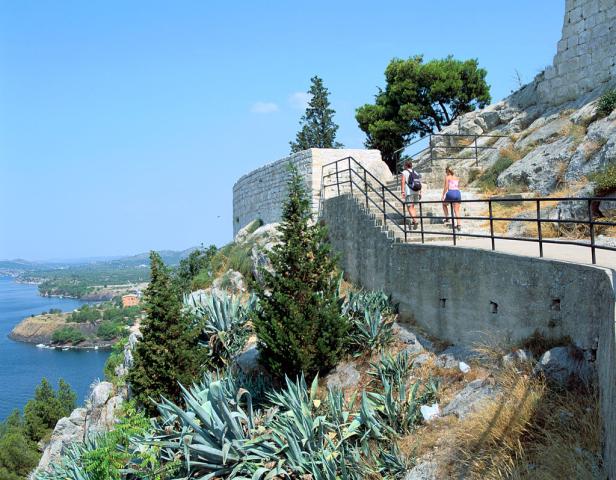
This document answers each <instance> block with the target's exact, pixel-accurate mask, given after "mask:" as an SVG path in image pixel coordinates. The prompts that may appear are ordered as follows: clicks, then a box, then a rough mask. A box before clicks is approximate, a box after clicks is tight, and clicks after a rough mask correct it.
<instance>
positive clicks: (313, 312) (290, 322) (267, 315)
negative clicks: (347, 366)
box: [254, 168, 349, 378]
mask: <svg viewBox="0 0 616 480" xmlns="http://www.w3.org/2000/svg"><path fill="white" fill-rule="evenodd" d="M326 236H327V231H326V228H325V227H324V226H323V225H320V224H313V223H312V219H311V209H310V201H309V198H308V194H307V192H306V189H305V187H304V184H303V180H302V178H301V177H300V175H299V173H298V172H297V170H296V169H295V168H292V169H291V179H290V181H289V196H288V199H287V201H286V202H285V204H284V208H283V216H282V222H281V225H280V237H281V238H280V240H281V243H280V244H279V245H277V246H275V247H274V248H273V250H272V252H271V253H270V260H271V262H272V267H273V272H272V273H270V272H268V271H267V270H262V273H263V279H264V281H263V283H262V284H261V285H258V286H257V296H258V298H259V305H260V308H259V309H257V311H256V314H255V318H254V326H255V330H256V332H257V337H258V338H259V350H260V353H261V357H260V358H261V359H262V362H263V363H264V364H265V366H266V367H267V368H268V370H269V371H270V372H272V373H273V374H275V375H279V376H282V375H284V374H286V375H288V376H290V377H291V378H295V376H296V375H298V374H300V373H301V372H304V373H306V374H307V375H310V376H312V375H314V374H316V373H317V372H318V371H319V370H321V371H327V370H329V369H330V368H331V367H333V366H334V365H335V364H336V362H337V361H338V360H339V358H340V356H341V354H342V351H343V344H344V338H345V335H346V333H347V331H348V328H349V326H348V322H347V320H346V318H345V317H343V316H342V315H341V309H340V304H339V302H338V295H337V282H336V280H335V279H334V278H333V275H334V270H335V260H334V258H333V257H332V255H331V252H330V247H329V244H328V243H327V241H326Z"/></svg>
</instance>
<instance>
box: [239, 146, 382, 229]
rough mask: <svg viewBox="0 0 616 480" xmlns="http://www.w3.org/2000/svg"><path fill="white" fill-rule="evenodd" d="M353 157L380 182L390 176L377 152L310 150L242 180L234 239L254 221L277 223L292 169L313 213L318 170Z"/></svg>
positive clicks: (318, 180)
mask: <svg viewBox="0 0 616 480" xmlns="http://www.w3.org/2000/svg"><path fill="white" fill-rule="evenodd" d="M349 156H350V157H353V158H354V159H355V160H357V161H358V162H359V163H360V164H361V165H363V166H365V167H366V168H367V169H368V170H369V171H370V172H372V173H373V174H374V175H376V176H377V177H378V178H379V179H381V180H382V181H384V182H385V181H389V180H390V179H391V178H393V177H392V176H391V173H390V172H389V169H388V168H387V166H386V164H385V163H384V162H383V161H382V159H381V153H380V152H379V151H378V150H362V149H334V148H311V149H309V150H304V151H301V152H298V153H295V154H293V155H290V156H288V157H285V158H282V159H280V160H277V161H275V162H273V163H270V164H268V165H265V166H263V167H261V168H258V169H257V170H253V171H252V172H250V173H248V174H246V175H244V176H243V177H241V178H240V179H239V180H238V181H237V182H236V183H235V185H234V186H233V235H234V236H235V234H237V232H238V231H239V230H240V229H241V228H242V227H244V226H246V225H248V224H249V223H250V222H252V221H253V220H257V219H259V220H261V221H263V223H265V224H267V223H274V222H278V221H279V220H280V217H281V215H282V204H283V202H284V200H285V199H286V197H287V182H288V180H289V172H288V170H287V165H288V164H289V163H291V164H293V165H295V167H296V168H297V169H298V171H299V173H300V174H301V175H302V177H303V178H304V180H305V182H306V188H307V190H308V192H310V195H311V197H312V208H313V211H314V212H316V211H317V209H318V206H319V199H320V192H321V168H322V167H323V165H326V164H328V163H331V162H333V161H335V160H339V159H341V158H345V157H349Z"/></svg>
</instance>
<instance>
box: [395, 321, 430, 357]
mask: <svg viewBox="0 0 616 480" xmlns="http://www.w3.org/2000/svg"><path fill="white" fill-rule="evenodd" d="M393 332H394V336H395V337H396V339H398V340H399V341H400V342H402V343H404V344H405V345H406V347H405V348H404V351H405V352H408V353H410V354H419V353H422V352H424V351H425V350H430V351H431V350H434V344H433V343H432V342H431V341H430V340H428V339H427V338H425V337H423V336H421V335H418V334H416V333H413V332H412V331H411V330H410V329H409V327H408V326H407V325H404V324H400V323H397V322H396V323H394V325H393Z"/></svg>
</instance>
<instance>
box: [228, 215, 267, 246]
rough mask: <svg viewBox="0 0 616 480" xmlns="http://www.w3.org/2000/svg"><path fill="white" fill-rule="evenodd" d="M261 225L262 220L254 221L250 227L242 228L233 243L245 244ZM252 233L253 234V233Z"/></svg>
mask: <svg viewBox="0 0 616 480" xmlns="http://www.w3.org/2000/svg"><path fill="white" fill-rule="evenodd" d="M260 225H261V220H253V221H252V222H250V223H249V224H248V225H246V226H245V227H243V228H240V229H239V231H238V232H237V234H236V235H235V238H234V239H233V241H234V242H235V243H243V242H245V241H246V239H247V238H248V237H249V236H251V235H252V233H254V231H255V230H256V229H257V228H258V227H259V226H260ZM251 232H252V233H251Z"/></svg>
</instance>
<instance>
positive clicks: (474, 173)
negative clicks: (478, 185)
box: [466, 168, 481, 185]
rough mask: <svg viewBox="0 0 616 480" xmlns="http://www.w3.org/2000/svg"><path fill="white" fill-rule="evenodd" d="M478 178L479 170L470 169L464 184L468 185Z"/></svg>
mask: <svg viewBox="0 0 616 480" xmlns="http://www.w3.org/2000/svg"><path fill="white" fill-rule="evenodd" d="M480 176H481V170H479V169H478V168H471V169H470V170H469V171H468V177H467V179H466V183H467V184H469V185H470V184H471V183H473V182H474V181H475V180H477V179H478V178H479V177H480Z"/></svg>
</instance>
